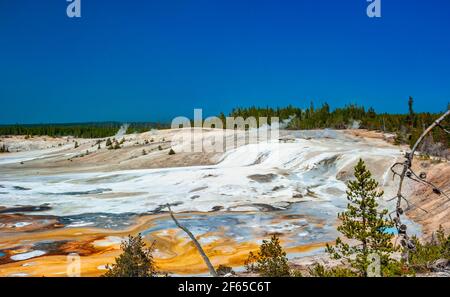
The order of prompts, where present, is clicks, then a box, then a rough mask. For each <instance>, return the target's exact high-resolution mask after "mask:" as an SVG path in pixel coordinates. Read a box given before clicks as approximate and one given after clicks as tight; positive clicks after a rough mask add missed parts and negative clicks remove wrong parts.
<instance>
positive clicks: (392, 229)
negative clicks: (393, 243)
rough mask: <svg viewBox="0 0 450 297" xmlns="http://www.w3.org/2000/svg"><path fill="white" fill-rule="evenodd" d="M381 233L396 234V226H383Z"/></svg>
mask: <svg viewBox="0 0 450 297" xmlns="http://www.w3.org/2000/svg"><path fill="white" fill-rule="evenodd" d="M383 233H386V234H392V235H397V234H398V231H397V228H395V227H391V228H384V230H383Z"/></svg>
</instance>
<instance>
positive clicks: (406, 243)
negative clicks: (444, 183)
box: [390, 110, 450, 260]
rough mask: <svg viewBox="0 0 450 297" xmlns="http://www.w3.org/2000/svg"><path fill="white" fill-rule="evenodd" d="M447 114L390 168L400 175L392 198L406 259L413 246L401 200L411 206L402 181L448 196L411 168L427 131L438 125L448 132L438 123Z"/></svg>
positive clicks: (438, 121) (444, 115)
mask: <svg viewBox="0 0 450 297" xmlns="http://www.w3.org/2000/svg"><path fill="white" fill-rule="evenodd" d="M448 115H450V110H447V112H445V113H444V114H443V115H442V116H440V117H439V118H438V119H437V120H436V121H434V122H433V124H431V125H430V126H429V127H428V128H427V129H425V131H423V133H422V134H421V135H420V137H419V138H418V139H417V141H416V143H415V144H414V146H413V148H412V149H411V152H409V153H406V154H405V159H406V160H405V161H404V162H397V163H395V164H394V165H392V166H391V168H390V170H391V172H392V174H393V178H395V176H399V177H400V181H399V185H398V190H397V196H396V197H394V198H393V199H395V198H396V199H397V204H396V210H395V213H396V217H395V218H394V223H395V226H396V228H397V231H398V234H399V237H401V239H400V242H401V244H402V245H403V247H405V249H404V254H403V257H404V259H405V260H407V259H408V250H414V249H415V246H414V244H413V242H412V240H411V239H410V237H409V236H408V234H407V233H406V226H405V225H404V224H402V221H401V218H400V216H401V215H402V214H403V213H404V211H403V208H402V200H404V201H405V202H406V203H407V207H408V208H409V207H410V206H411V203H410V202H409V201H408V199H406V198H405V196H404V195H403V194H402V189H403V182H404V180H405V178H408V179H410V180H413V181H415V182H420V183H423V184H425V185H427V186H430V187H432V188H433V192H435V193H437V194H444V195H445V196H446V197H447V198H449V197H448V195H447V194H445V193H444V192H443V191H442V190H440V189H439V188H438V187H436V186H435V185H434V184H432V183H431V182H429V181H426V180H424V179H422V178H420V177H419V176H417V174H416V173H415V172H414V171H413V170H412V169H411V166H412V162H413V159H414V154H415V152H416V150H417V149H418V147H419V145H420V143H422V141H423V139H424V138H425V136H426V135H427V134H428V133H430V132H431V130H433V128H435V127H440V128H441V129H443V130H444V131H445V132H447V133H448V130H446V129H444V128H443V127H442V126H441V124H440V123H441V122H442V121H443V120H444V119H445V118H446V117H447V116H448ZM399 165H401V166H403V168H402V171H401V172H400V173H399V172H397V171H396V170H395V167H397V166H399ZM393 199H390V200H393ZM449 199H450V198H449ZM414 206H415V207H417V208H419V209H422V208H420V207H419V206H417V205H414ZM422 210H423V211H425V212H426V210H424V209H422Z"/></svg>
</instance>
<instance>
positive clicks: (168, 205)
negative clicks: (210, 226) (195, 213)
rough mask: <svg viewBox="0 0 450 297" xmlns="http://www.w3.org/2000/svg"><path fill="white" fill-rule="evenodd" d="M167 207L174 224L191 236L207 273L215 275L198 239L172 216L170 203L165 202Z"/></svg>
mask: <svg viewBox="0 0 450 297" xmlns="http://www.w3.org/2000/svg"><path fill="white" fill-rule="evenodd" d="M167 208H168V209H169V213H170V216H171V218H172V220H173V221H174V222H175V225H177V226H178V228H180V229H181V230H183V231H184V232H185V233H186V234H187V235H188V236H189V237H190V238H191V240H192V242H193V243H194V245H195V247H196V248H197V250H198V252H199V253H200V255H201V256H202V258H203V261H205V264H206V266H207V267H208V270H209V273H210V274H211V275H212V276H214V277H217V276H218V274H217V272H216V270H215V269H214V266H213V265H212V264H211V261H210V260H209V258H208V256H207V255H206V253H205V251H204V250H203V248H202V246H201V245H200V243H199V242H198V240H197V239H196V238H195V236H194V234H192V232H191V231H189V229H188V228H186V227H185V226H183V225H181V224H180V223H179V222H178V220H177V219H176V218H175V216H174V214H173V212H172V209H170V204H167Z"/></svg>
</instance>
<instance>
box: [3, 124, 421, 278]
mask: <svg viewBox="0 0 450 297" xmlns="http://www.w3.org/2000/svg"><path fill="white" fill-rule="evenodd" d="M287 136H288V139H289V141H278V140H276V141H270V142H267V143H258V144H249V145H245V146H241V147H238V148H235V149H232V150H228V151H227V152H225V153H224V154H223V156H222V157H221V158H220V160H219V161H218V162H217V164H215V165H207V166H189V167H177V168H164V169H139V170H122V171H113V172H96V171H95V170H93V171H91V172H86V173H55V174H45V175H33V174H29V173H27V174H23V173H22V172H19V171H18V172H17V173H14V172H13V173H11V172H8V174H4V173H2V171H1V170H0V207H2V208H0V218H1V219H0V236H1V239H0V275H9V274H14V273H28V274H29V275H34V274H33V272H34V271H36V269H34V270H33V269H32V266H33V264H29V265H28V266H23V265H26V264H27V263H30V262H26V261H31V263H33V262H34V261H37V259H42V261H43V263H42V264H43V265H55V266H58V265H57V263H55V261H56V260H55V259H59V258H57V257H61V256H63V255H66V254H67V253H69V252H80V251H81V255H82V256H83V255H84V256H85V257H87V258H86V259H91V258H93V260H88V262H89V261H90V262H89V263H91V262H92V263H91V264H92V265H90V266H92V267H91V268H90V270H89V271H88V274H89V275H95V274H99V273H101V272H102V267H103V266H102V263H103V265H104V264H107V263H108V261H109V262H110V261H111V259H113V258H111V257H112V256H113V255H117V253H118V245H119V244H120V240H121V239H123V238H124V237H125V236H126V235H127V234H129V233H136V232H140V233H142V234H143V235H144V236H145V239H146V240H147V241H148V242H150V241H153V240H156V241H157V242H159V246H158V245H157V247H158V248H157V255H156V256H157V259H158V258H159V259H160V261H161V263H162V266H163V267H168V269H169V270H172V271H173V272H174V273H181V274H199V273H203V272H204V267H203V268H198V269H197V270H195V267H202V263H201V260H200V261H198V262H196V265H197V266H195V265H194V264H193V265H192V267H193V268H192V269H187V268H186V267H185V266H188V265H189V264H185V265H181V264H178V263H181V262H185V263H187V262H186V261H187V260H186V259H187V258H188V257H192V253H195V251H191V250H190V249H189V250H190V251H191V252H189V253H188V252H186V249H187V248H186V245H187V244H189V240H188V238H187V236H186V235H185V234H183V232H181V231H180V230H178V229H176V227H175V225H174V223H173V222H172V221H171V220H170V218H169V217H168V216H167V214H166V213H165V208H164V207H165V205H166V204H167V203H170V205H171V208H172V210H173V211H174V212H175V213H176V215H177V217H178V218H179V220H180V222H181V223H182V224H184V225H186V226H187V227H189V229H190V230H191V231H192V232H193V233H194V234H195V235H197V236H199V238H200V242H201V243H202V244H204V245H205V246H207V247H209V248H210V249H211V250H212V251H214V253H215V255H216V258H214V257H213V258H212V259H213V262H214V261H217V263H219V264H220V263H228V264H231V265H233V266H235V267H240V266H242V259H243V258H244V256H245V254H246V253H247V252H248V250H252V249H255V248H256V247H257V245H258V244H259V243H260V242H261V240H262V239H264V238H267V237H268V236H270V234H273V233H277V234H279V235H280V236H281V238H282V243H283V246H284V247H285V248H286V249H287V250H288V252H289V256H290V257H294V256H301V255H306V254H310V253H313V252H314V251H320V250H322V247H323V245H324V244H325V243H326V242H330V241H331V240H333V239H335V238H336V236H337V235H338V234H337V232H336V230H335V225H336V223H337V220H336V215H337V213H338V212H340V211H342V210H343V209H344V208H345V206H346V203H347V201H346V198H345V190H346V185H345V182H346V181H347V180H349V179H351V178H352V174H353V170H352V167H353V166H354V164H355V163H356V162H357V160H358V159H359V158H363V159H364V160H365V161H366V163H367V166H368V167H369V169H371V171H372V172H373V175H374V177H375V178H376V179H377V180H378V181H379V183H380V185H381V186H382V187H383V188H384V190H385V193H386V195H385V197H387V198H390V197H391V194H392V193H393V186H394V185H395V184H396V183H395V181H392V176H391V175H390V173H389V167H390V165H392V164H393V163H394V162H395V161H396V160H397V159H398V158H401V156H402V155H401V152H400V150H399V148H398V147H394V146H391V145H388V144H386V143H382V142H376V141H370V140H366V139H358V138H355V137H353V138H352V137H348V136H344V135H343V134H341V133H337V132H333V133H331V132H330V133H329V134H326V133H321V134H311V133H307V132H289V133H288V135H287ZM42 157H43V156H42V155H39V153H37V152H36V151H33V152H30V153H29V155H27V154H26V153H25V154H21V155H20V156H18V157H15V158H11V157H8V159H4V160H2V157H0V164H2V163H3V164H5V163H7V162H20V160H22V159H24V158H25V159H27V160H28V159H29V158H42ZM21 158H22V159H21ZM11 160H12V161H11ZM0 166H1V165H0ZM382 205H383V206H385V207H388V208H391V207H392V206H390V205H389V204H387V203H383V202H382ZM410 225H411V226H412V232H413V233H414V232H419V228H418V227H417V226H416V225H414V224H412V223H410ZM100 252H101V253H103V254H102V255H104V254H105V253H106V254H108V253H109V254H108V255H109V258H107V259H105V258H102V257H100V256H99V255H100V254H101V253H100ZM94 256H95V258H94ZM52 257H53V258H52ZM194 258H195V257H194ZM197 258H198V257H197ZM52 259H53V260H52ZM61 259H62V258H61ZM61 261H63V260H61ZM2 264H3V265H2ZM97 264H99V265H97ZM18 265H21V266H20V267H19V266H18ZM94 266H95V267H94ZM55 269H56V268H55ZM61 269H63V268H59V270H57V272H54V271H53V270H51V269H50V270H48V271H44V272H45V273H46V274H47V275H48V274H51V273H53V272H54V273H55V274H57V273H63V272H64V271H63V272H61V271H60V270H61ZM24 270H25V271H27V272H23V271H24ZM55 271H56V270H55Z"/></svg>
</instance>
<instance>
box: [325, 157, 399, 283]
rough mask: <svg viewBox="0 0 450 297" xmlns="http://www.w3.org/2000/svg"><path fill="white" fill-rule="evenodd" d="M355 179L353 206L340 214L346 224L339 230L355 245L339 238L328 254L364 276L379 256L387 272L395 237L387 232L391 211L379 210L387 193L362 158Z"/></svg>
mask: <svg viewBox="0 0 450 297" xmlns="http://www.w3.org/2000/svg"><path fill="white" fill-rule="evenodd" d="M355 177H356V180H354V181H350V182H349V183H348V184H347V200H348V201H349V203H348V204H347V210H346V211H345V212H343V213H340V214H338V218H339V219H340V220H341V221H342V224H341V225H340V226H339V227H338V228H337V230H338V231H339V232H341V233H342V234H343V235H344V236H345V238H347V239H350V240H352V243H351V244H350V243H344V242H343V241H342V239H341V238H340V237H338V238H337V239H336V245H335V246H330V245H327V252H328V253H329V254H330V255H331V256H332V258H334V259H343V260H345V261H347V263H349V264H350V266H351V267H352V268H353V269H354V270H355V271H356V272H357V274H358V275H360V276H367V270H368V267H369V265H370V264H371V262H372V259H370V257H369V256H370V255H371V254H377V255H378V256H379V258H380V268H381V269H380V271H381V273H383V271H385V270H387V269H389V267H390V265H391V264H392V260H391V259H390V255H391V254H392V252H394V247H393V244H392V238H393V235H392V234H390V233H387V232H386V230H387V229H388V228H392V227H393V226H394V224H393V222H392V221H391V220H388V219H387V218H386V215H387V212H388V211H387V210H379V209H378V203H377V199H379V198H381V197H382V196H383V191H378V190H377V188H378V183H377V182H376V181H375V180H374V179H373V178H372V174H371V173H370V171H369V170H368V169H367V168H366V166H365V164H364V161H363V160H361V159H360V160H359V162H358V164H357V165H356V166H355Z"/></svg>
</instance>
